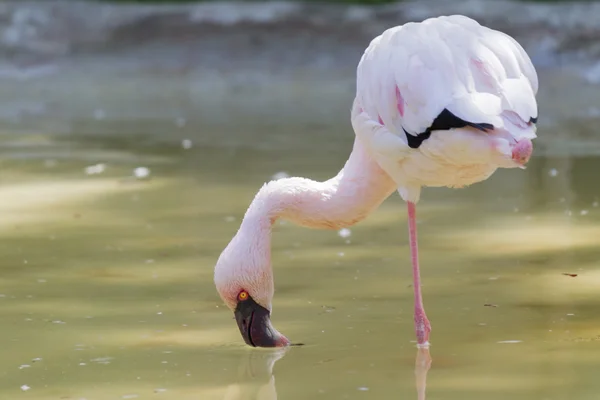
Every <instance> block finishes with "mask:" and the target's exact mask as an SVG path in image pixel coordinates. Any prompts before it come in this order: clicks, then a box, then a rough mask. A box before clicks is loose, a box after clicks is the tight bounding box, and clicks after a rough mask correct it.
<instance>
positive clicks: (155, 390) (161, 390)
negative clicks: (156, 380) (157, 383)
mask: <svg viewBox="0 0 600 400" xmlns="http://www.w3.org/2000/svg"><path fill="white" fill-rule="evenodd" d="M166 391H167V389H163V388H158V389H154V393H164V392H166Z"/></svg>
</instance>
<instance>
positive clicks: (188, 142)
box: [181, 139, 193, 150]
mask: <svg viewBox="0 0 600 400" xmlns="http://www.w3.org/2000/svg"><path fill="white" fill-rule="evenodd" d="M192 146H193V143H192V141H191V140H190V139H183V140H182V141H181V147H183V148H184V149H185V150H189V149H191V148H192Z"/></svg>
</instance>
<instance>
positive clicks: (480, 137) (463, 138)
mask: <svg viewBox="0 0 600 400" xmlns="http://www.w3.org/2000/svg"><path fill="white" fill-rule="evenodd" d="M356 86H357V87H356V97H355V99H354V102H353V105H352V109H351V122H352V127H353V130H354V132H355V139H354V145H353V148H352V152H351V154H350V156H349V158H348V160H347V161H346V163H345V165H344V167H343V168H342V170H341V171H339V173H338V174H337V175H336V176H335V177H333V178H331V179H329V180H327V181H324V182H317V181H314V180H311V179H307V178H301V177H291V178H286V179H279V180H274V181H271V182H268V183H266V184H265V185H263V186H262V188H261V189H260V190H259V191H258V193H257V194H256V196H255V198H254V200H253V201H252V203H251V204H250V206H249V207H248V209H247V211H246V213H245V215H244V218H243V221H242V222H241V225H240V227H239V230H238V231H237V233H236V234H235V236H234V237H233V239H232V240H231V242H230V243H229V244H228V245H227V247H226V248H225V249H224V250H223V252H222V253H221V255H220V256H219V259H218V260H217V263H216V266H215V271H214V282H215V285H216V288H217V291H218V293H219V295H220V297H221V299H222V300H223V301H224V303H225V304H226V305H227V306H228V308H230V309H231V310H232V311H233V312H234V315H235V319H236V321H237V324H238V328H239V330H240V333H241V334H242V337H243V339H244V341H245V342H246V343H247V344H248V345H250V346H255V347H280V346H287V345H290V341H289V340H288V339H287V338H286V337H285V336H283V335H282V334H281V333H279V332H278V331H277V330H276V329H275V328H274V327H273V326H272V324H271V321H270V315H271V311H272V299H273V295H274V282H273V271H272V265H271V249H270V247H271V243H270V242H271V227H272V225H273V223H274V222H275V221H276V220H277V219H279V218H282V219H286V220H289V221H292V222H294V223H296V224H298V225H300V226H305V227H309V228H320V229H340V228H343V227H349V226H351V225H354V224H356V223H357V222H359V221H361V220H363V219H364V218H366V217H367V216H368V215H369V214H370V213H371V212H373V211H374V210H375V209H376V208H377V207H378V206H379V205H380V204H381V203H382V202H383V201H384V200H385V199H386V198H387V197H389V196H390V195H391V194H392V193H394V192H395V191H397V192H398V193H399V195H400V196H401V197H402V199H403V200H404V201H405V202H406V204H407V209H408V228H409V229H408V231H409V242H410V252H411V263H412V272H413V288H414V307H415V308H414V324H415V333H416V338H417V347H420V348H428V347H429V336H430V332H431V324H430V322H429V320H428V318H427V315H426V314H425V309H424V307H423V297H422V293H421V278H420V270H419V255H418V247H417V226H416V204H417V202H418V201H419V197H420V193H421V188H422V187H424V186H429V187H451V188H459V187H464V186H467V185H471V184H474V183H476V182H481V181H483V180H485V179H487V178H488V177H489V176H490V175H492V174H493V173H494V171H495V170H496V169H498V168H525V165H526V164H527V162H528V161H529V159H530V157H531V154H532V151H533V145H532V140H533V139H534V138H535V137H536V123H537V117H538V110H537V102H536V94H537V90H538V78H537V73H536V70H535V68H534V66H533V64H532V62H531V59H530V58H529V56H528V55H527V53H526V52H525V50H524V49H523V48H522V47H521V45H520V44H519V43H518V42H517V41H516V40H515V39H514V38H512V37H511V36H509V35H507V34H505V33H502V32H500V31H497V30H493V29H490V28H487V27H484V26H482V25H480V24H479V23H478V22H476V21H475V20H473V19H471V18H468V17H466V16H461V15H451V16H440V17H436V18H430V19H427V20H424V21H422V22H419V23H416V22H409V23H406V24H404V25H401V26H396V27H393V28H390V29H388V30H386V31H384V32H383V33H382V34H381V35H380V36H378V37H376V38H375V39H373V40H372V41H371V43H370V44H369V46H368V47H367V49H366V50H365V52H364V54H363V55H362V58H361V59H360V62H359V64H358V67H357V81H356Z"/></svg>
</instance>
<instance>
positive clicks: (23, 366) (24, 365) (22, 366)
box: [19, 364, 31, 369]
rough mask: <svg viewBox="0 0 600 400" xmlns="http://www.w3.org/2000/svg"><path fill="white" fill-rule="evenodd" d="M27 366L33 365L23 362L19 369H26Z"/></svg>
mask: <svg viewBox="0 0 600 400" xmlns="http://www.w3.org/2000/svg"><path fill="white" fill-rule="evenodd" d="M25 368H31V365H29V364H23V365H20V366H19V369H25Z"/></svg>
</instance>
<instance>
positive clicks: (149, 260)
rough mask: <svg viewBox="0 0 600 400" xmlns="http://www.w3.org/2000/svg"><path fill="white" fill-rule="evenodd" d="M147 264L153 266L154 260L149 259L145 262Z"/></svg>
mask: <svg viewBox="0 0 600 400" xmlns="http://www.w3.org/2000/svg"><path fill="white" fill-rule="evenodd" d="M145 263H146V264H152V263H154V260H153V259H151V258H149V259H147V260H146V261H145Z"/></svg>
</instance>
